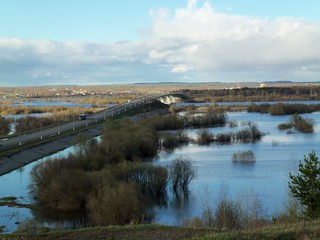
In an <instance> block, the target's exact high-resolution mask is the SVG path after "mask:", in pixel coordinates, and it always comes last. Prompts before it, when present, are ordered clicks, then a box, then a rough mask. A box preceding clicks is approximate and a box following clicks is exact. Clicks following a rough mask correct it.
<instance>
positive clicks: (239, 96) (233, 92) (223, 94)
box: [179, 86, 320, 102]
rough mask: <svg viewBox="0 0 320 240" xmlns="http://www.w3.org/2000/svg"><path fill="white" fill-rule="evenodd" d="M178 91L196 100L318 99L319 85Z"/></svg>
mask: <svg viewBox="0 0 320 240" xmlns="http://www.w3.org/2000/svg"><path fill="white" fill-rule="evenodd" d="M179 93H182V94H183V95H186V96H187V97H189V98H191V99H195V100H196V101H210V102H261V101H298V100H300V101H302V100H305V101H306V100H320V86H290V87H265V88H248V87H244V88H233V89H200V90H194V89H183V90H180V91H179Z"/></svg>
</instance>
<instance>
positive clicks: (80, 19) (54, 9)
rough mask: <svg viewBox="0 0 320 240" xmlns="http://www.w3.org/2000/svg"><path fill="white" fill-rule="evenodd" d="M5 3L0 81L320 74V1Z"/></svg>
mask: <svg viewBox="0 0 320 240" xmlns="http://www.w3.org/2000/svg"><path fill="white" fill-rule="evenodd" d="M0 3H1V5H0V6H1V7H0V86H35V85H61V84H63V85H74V84H76V85H93V84H118V83H123V84H126V83H158V82H194V83H196V82H265V81H299V82H305V81H308V82H318V81H320V47H319V43H320V13H319V9H320V1H319V0H308V1H302V0H280V1H279V0H254V1H253V0H207V1H206V0H198V1H197V0H161V1H160V0H154V1H150V0H118V1H107V0H90V1H89V0H81V1H79V0H68V1H65V0H46V1H41V0H0Z"/></svg>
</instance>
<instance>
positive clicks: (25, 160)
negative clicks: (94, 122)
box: [0, 124, 103, 176]
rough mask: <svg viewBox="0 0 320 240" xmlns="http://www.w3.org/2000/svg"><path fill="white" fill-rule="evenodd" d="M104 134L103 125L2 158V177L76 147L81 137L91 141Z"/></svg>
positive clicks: (0, 170) (0, 161) (0, 163)
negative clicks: (46, 157) (73, 146)
mask: <svg viewBox="0 0 320 240" xmlns="http://www.w3.org/2000/svg"><path fill="white" fill-rule="evenodd" d="M102 132H103V126H102V124H101V125H98V126H96V127H93V128H90V129H87V130H84V131H81V132H78V133H76V134H73V135H68V136H66V137H62V138H59V139H57V140H54V141H52V142H48V143H44V144H40V145H37V146H34V147H32V148H29V149H25V150H23V151H21V152H17V153H14V154H12V155H11V156H10V157H0V176H1V175H3V174H6V173H9V172H11V171H13V170H15V169H18V168H20V167H23V166H25V165H27V164H29V163H31V162H33V161H36V160H38V159H41V158H43V157H45V156H48V155H51V154H53V153H55V152H58V151H60V150H63V149H65V148H67V147H70V146H72V145H74V144H75V142H76V140H77V138H78V137H79V136H85V137H86V138H87V139H91V138H94V137H96V136H99V135H101V134H102Z"/></svg>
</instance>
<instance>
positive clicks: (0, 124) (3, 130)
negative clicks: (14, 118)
mask: <svg viewBox="0 0 320 240" xmlns="http://www.w3.org/2000/svg"><path fill="white" fill-rule="evenodd" d="M9 131H10V121H9V120H8V119H5V118H4V117H1V116H0V136H1V135H7V134H8V133H9Z"/></svg>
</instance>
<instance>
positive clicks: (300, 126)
mask: <svg viewBox="0 0 320 240" xmlns="http://www.w3.org/2000/svg"><path fill="white" fill-rule="evenodd" d="M314 125H315V123H314V120H313V119H310V118H303V117H301V116H300V115H299V114H294V115H292V117H291V118H290V120H289V122H288V123H281V124H279V125H278V129H280V130H286V129H290V128H292V127H294V128H295V129H296V130H298V131H300V132H303V133H312V132H313V127H314ZM288 133H289V132H288ZM290 133H291V132H290Z"/></svg>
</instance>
